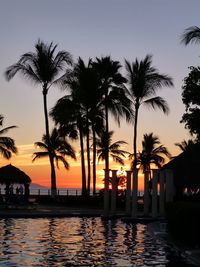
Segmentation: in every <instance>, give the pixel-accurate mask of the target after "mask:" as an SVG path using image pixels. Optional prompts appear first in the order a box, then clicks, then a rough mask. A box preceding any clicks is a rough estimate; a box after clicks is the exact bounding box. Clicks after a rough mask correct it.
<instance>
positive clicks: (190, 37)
mask: <svg viewBox="0 0 200 267" xmlns="http://www.w3.org/2000/svg"><path fill="white" fill-rule="evenodd" d="M181 43H183V44H185V45H188V44H189V43H197V44H198V43H200V28H199V27H197V26H192V27H189V28H187V29H185V31H184V32H183V34H182V36H181Z"/></svg>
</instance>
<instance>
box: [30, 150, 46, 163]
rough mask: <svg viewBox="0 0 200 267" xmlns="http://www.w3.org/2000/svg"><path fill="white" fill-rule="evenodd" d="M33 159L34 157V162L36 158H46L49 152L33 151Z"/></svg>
mask: <svg viewBox="0 0 200 267" xmlns="http://www.w3.org/2000/svg"><path fill="white" fill-rule="evenodd" d="M33 156H34V157H33V159H32V162H34V161H35V160H36V159H40V158H46V157H48V156H49V153H48V152H43V151H41V152H34V153H33Z"/></svg>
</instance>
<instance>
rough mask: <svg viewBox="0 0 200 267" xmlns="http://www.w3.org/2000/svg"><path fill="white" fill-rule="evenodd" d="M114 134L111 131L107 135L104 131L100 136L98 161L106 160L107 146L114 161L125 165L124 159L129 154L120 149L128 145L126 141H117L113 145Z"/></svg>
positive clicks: (98, 140)
mask: <svg viewBox="0 0 200 267" xmlns="http://www.w3.org/2000/svg"><path fill="white" fill-rule="evenodd" d="M113 133H114V132H113V131H110V132H108V133H107V132H106V131H105V130H104V131H102V132H101V133H100V134H99V139H97V156H98V161H100V160H105V159H106V150H107V145H108V150H109V154H110V156H111V157H112V159H113V160H114V161H115V162H117V163H119V164H121V165H124V160H123V158H125V157H126V155H127V154H129V152H127V151H125V150H122V149H120V146H121V145H124V144H127V143H126V142H125V141H117V142H114V143H111V142H112V135H113Z"/></svg>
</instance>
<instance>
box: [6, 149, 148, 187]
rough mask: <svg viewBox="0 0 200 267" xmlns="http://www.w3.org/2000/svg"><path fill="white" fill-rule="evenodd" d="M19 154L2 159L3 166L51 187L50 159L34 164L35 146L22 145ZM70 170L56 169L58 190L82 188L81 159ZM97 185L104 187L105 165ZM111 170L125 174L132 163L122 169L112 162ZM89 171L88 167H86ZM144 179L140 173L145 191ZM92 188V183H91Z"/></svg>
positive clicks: (99, 174) (141, 184)
mask: <svg viewBox="0 0 200 267" xmlns="http://www.w3.org/2000/svg"><path fill="white" fill-rule="evenodd" d="M18 150H19V153H18V155H14V156H13V157H12V158H11V159H10V160H5V159H3V158H2V157H1V163H2V164H1V166H4V165H7V164H10V163H11V164H12V165H14V166H16V167H17V168H19V169H21V170H22V171H24V172H25V173H26V174H27V175H29V176H30V178H31V179H32V183H36V184H39V185H42V186H46V187H50V185H51V181H50V176H51V175H50V166H49V161H48V158H46V159H42V160H37V161H35V162H34V163H33V162H32V155H33V152H34V151H35V149H34V145H33V144H30V145H21V146H18ZM69 164H70V166H71V167H70V169H69V170H68V171H67V170H66V169H65V168H64V167H63V166H62V164H60V168H59V169H57V168H56V182H57V188H81V166H80V160H79V158H78V159H77V161H73V160H69ZM96 167H97V185H96V187H97V188H98V189H101V188H103V187H104V182H103V179H104V163H103V162H101V163H98V164H97V166H96ZM110 168H111V169H113V170H119V172H122V171H123V172H125V171H126V170H130V162H129V161H128V160H127V161H126V164H125V166H123V167H121V166H120V165H118V164H116V163H115V162H112V161H110ZM86 169H87V166H86ZM143 187H144V178H143V173H142V172H139V173H138V190H143ZM91 188H92V181H91Z"/></svg>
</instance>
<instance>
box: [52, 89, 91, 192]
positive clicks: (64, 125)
mask: <svg viewBox="0 0 200 267" xmlns="http://www.w3.org/2000/svg"><path fill="white" fill-rule="evenodd" d="M50 115H51V116H52V118H53V120H54V121H55V123H56V125H59V130H60V131H61V132H62V133H63V135H66V136H68V137H69V138H71V139H77V138H78V137H79V141H80V149H81V170H82V195H86V194H87V188H86V171H85V154H84V140H83V139H84V135H85V120H84V117H83V113H82V108H81V105H80V103H79V102H78V101H77V99H76V94H75V93H74V91H73V93H72V94H71V95H69V96H68V95H67V96H64V97H62V98H61V99H59V100H58V101H57V103H56V105H55V106H54V107H53V109H52V110H51V113H50Z"/></svg>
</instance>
